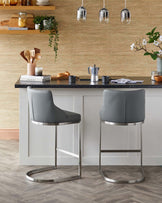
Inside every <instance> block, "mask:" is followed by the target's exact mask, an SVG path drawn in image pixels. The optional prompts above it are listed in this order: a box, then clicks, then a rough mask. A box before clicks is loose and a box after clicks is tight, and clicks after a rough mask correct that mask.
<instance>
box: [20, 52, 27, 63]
mask: <svg viewBox="0 0 162 203" xmlns="http://www.w3.org/2000/svg"><path fill="white" fill-rule="evenodd" d="M20 55H21V56H22V57H23V59H25V61H27V62H28V60H27V58H26V57H25V56H24V51H22V52H21V53H20Z"/></svg>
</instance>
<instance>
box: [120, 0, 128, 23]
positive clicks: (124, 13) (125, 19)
mask: <svg viewBox="0 0 162 203" xmlns="http://www.w3.org/2000/svg"><path fill="white" fill-rule="evenodd" d="M120 16H121V22H122V23H125V24H129V23H130V21H131V14H130V11H129V10H128V9H127V8H126V0H125V8H124V9H123V10H121V14H120Z"/></svg>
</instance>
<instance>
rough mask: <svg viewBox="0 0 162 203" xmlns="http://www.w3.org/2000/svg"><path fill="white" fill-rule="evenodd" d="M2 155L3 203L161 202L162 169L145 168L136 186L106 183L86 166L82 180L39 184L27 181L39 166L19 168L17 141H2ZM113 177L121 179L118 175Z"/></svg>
mask: <svg viewBox="0 0 162 203" xmlns="http://www.w3.org/2000/svg"><path fill="white" fill-rule="evenodd" d="M0 155H1V156H0V203H97V202H99V203H135V202H136V203H162V167H160V166H159V167H150V166H149V167H145V176H146V180H145V182H143V183H139V184H133V185H127V184H112V183H106V182H105V181H104V180H103V179H102V177H101V176H100V175H99V173H98V168H97V167H96V166H85V167H83V178H82V179H80V180H75V181H73V182H66V183H59V184H40V183H32V182H29V181H27V180H26V178H25V172H26V171H28V170H30V169H33V168H36V167H35V166H34V167H29V166H20V165H19V161H18V142H17V141H2V140H1V141H0ZM73 168H74V169H75V167H73ZM126 168H127V167H122V166H120V167H115V166H113V167H108V169H109V170H110V172H112V171H114V170H116V169H118V170H119V171H120V173H119V174H120V175H121V174H122V176H125V175H128V174H127V172H126ZM65 169H66V170H67V172H68V173H71V172H73V171H74V170H72V171H71V169H70V170H68V169H69V168H68V167H65ZM128 171H133V172H131V175H134V174H135V173H136V167H128ZM61 174H63V172H61V173H59V175H61ZM50 175H51V174H50ZM112 175H113V176H115V177H117V176H119V175H117V172H116V173H114V174H113V173H112ZM118 178H119V177H118Z"/></svg>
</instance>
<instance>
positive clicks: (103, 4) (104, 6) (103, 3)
mask: <svg viewBox="0 0 162 203" xmlns="http://www.w3.org/2000/svg"><path fill="white" fill-rule="evenodd" d="M103 8H105V0H103Z"/></svg>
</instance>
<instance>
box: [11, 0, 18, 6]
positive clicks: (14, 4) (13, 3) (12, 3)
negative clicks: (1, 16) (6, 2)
mask: <svg viewBox="0 0 162 203" xmlns="http://www.w3.org/2000/svg"><path fill="white" fill-rule="evenodd" d="M17 3H18V1H17V0H10V5H11V6H16V5H17Z"/></svg>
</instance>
